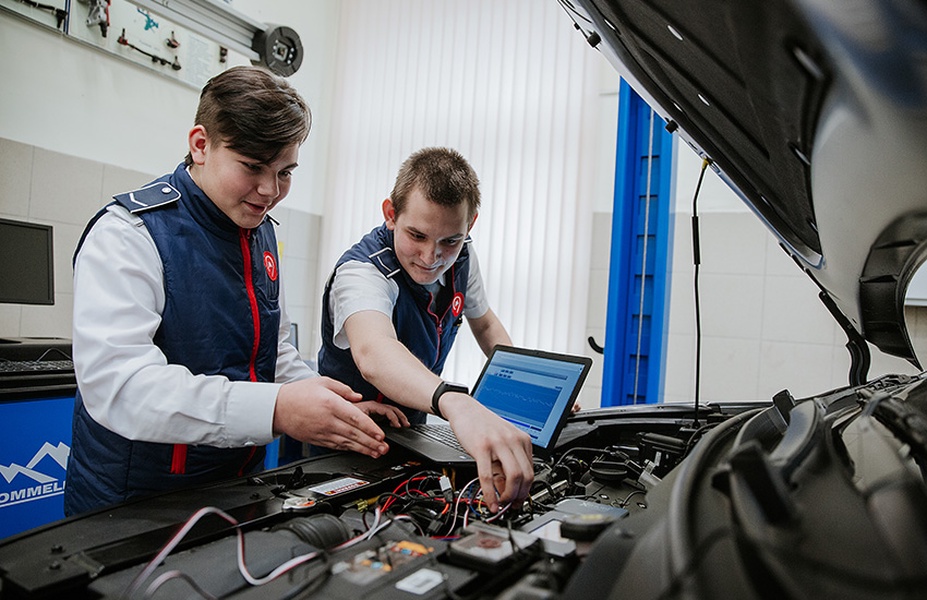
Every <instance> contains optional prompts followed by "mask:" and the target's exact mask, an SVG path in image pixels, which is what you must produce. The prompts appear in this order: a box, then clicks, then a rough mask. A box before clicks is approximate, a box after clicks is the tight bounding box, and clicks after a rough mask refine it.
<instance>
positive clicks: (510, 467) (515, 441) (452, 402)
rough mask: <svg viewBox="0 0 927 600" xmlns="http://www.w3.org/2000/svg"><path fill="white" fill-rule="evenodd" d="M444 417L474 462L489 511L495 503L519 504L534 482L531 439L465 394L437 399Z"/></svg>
mask: <svg viewBox="0 0 927 600" xmlns="http://www.w3.org/2000/svg"><path fill="white" fill-rule="evenodd" d="M440 402H441V413H442V414H443V415H444V416H446V417H447V419H448V421H449V422H450V424H451V429H453V430H454V434H455V435H456V436H457V439H458V441H460V444H461V445H462V446H463V447H464V448H465V449H466V450H467V452H469V453H470V455H471V456H473V458H475V459H476V468H477V474H478V475H479V478H480V487H481V488H482V489H483V501H484V502H486V504H487V505H488V506H489V510H490V511H491V512H497V511H498V510H499V504H500V503H502V504H506V503H509V502H521V501H522V500H524V499H525V498H527V497H528V491H529V490H530V488H531V483H532V482H533V481H534V463H533V461H532V459H531V438H530V437H528V434H526V433H524V432H522V431H519V430H518V429H515V427H513V426H512V425H511V424H509V423H506V422H505V421H504V420H502V419H501V418H499V417H498V416H496V415H494V414H493V413H492V412H490V411H489V410H488V409H487V408H486V407H485V406H483V405H482V404H480V403H479V402H477V401H476V400H475V399H474V398H471V397H470V396H467V395H466V394H459V393H447V394H444V395H443V396H441V401H440Z"/></svg>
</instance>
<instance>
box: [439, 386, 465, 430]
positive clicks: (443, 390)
mask: <svg viewBox="0 0 927 600" xmlns="http://www.w3.org/2000/svg"><path fill="white" fill-rule="evenodd" d="M450 392H457V393H460V394H467V395H469V394H470V390H469V389H467V386H465V385H461V384H459V383H450V382H447V381H442V382H441V383H439V384H438V387H437V388H435V391H434V393H433V394H432V395H431V412H432V414H433V415H435V416H437V417H441V418H442V419H444V420H445V421H446V420H447V418H446V417H445V416H444V415H443V414H441V408H440V407H439V406H438V403H439V402H440V400H441V396H443V395H444V394H447V393H450Z"/></svg>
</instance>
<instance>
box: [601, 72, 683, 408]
mask: <svg viewBox="0 0 927 600" xmlns="http://www.w3.org/2000/svg"><path fill="white" fill-rule="evenodd" d="M618 102H619V105H618V141H617V144H618V146H617V157H616V160H615V205H614V211H613V213H612V245H611V262H610V270H609V281H608V315H607V319H606V325H605V356H604V374H603V380H602V406H615V405H619V404H642V403H654V402H659V401H660V400H661V398H662V395H663V394H662V392H663V379H664V378H663V370H664V366H665V352H666V334H667V315H668V310H667V307H668V304H669V273H668V271H669V267H670V257H671V249H672V238H673V236H672V222H671V214H670V206H671V201H672V199H671V191H672V167H673V137H672V135H670V134H669V133H668V132H667V131H666V129H665V125H666V124H665V123H664V121H663V120H662V119H660V117H659V116H657V115H656V114H654V113H653V111H652V110H651V109H650V107H649V106H647V104H646V103H645V102H644V101H643V100H642V99H641V98H640V96H638V95H637V94H636V93H635V92H634V91H633V90H632V89H631V88H630V86H629V85H628V84H627V83H625V82H624V81H622V82H621V88H620V91H619V96H618Z"/></svg>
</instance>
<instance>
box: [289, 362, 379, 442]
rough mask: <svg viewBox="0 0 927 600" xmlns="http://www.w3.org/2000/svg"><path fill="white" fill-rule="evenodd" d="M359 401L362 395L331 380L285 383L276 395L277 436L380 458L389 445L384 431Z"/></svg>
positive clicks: (325, 378) (314, 379)
mask: <svg viewBox="0 0 927 600" xmlns="http://www.w3.org/2000/svg"><path fill="white" fill-rule="evenodd" d="M360 401H361V395H360V394H358V393H356V392H354V391H352V390H351V388H350V387H348V386H346V385H345V384H343V383H341V382H338V381H335V380H334V379H331V378H328V377H313V378H311V379H303V380H301V381H294V382H291V383H286V384H284V385H283V386H281V388H280V391H279V392H277V405H276V408H275V409H274V433H284V434H286V435H288V436H290V437H292V438H294V439H297V440H299V441H301V442H308V443H310V444H314V445H317V446H325V447H327V448H335V449H336V450H351V451H353V452H360V453H361V454H366V455H367V456H372V457H373V458H379V457H380V456H382V455H384V454H386V452H387V451H388V450H389V446H387V445H386V443H385V442H384V441H383V439H384V435H383V430H382V429H380V428H379V427H378V426H377V424H376V423H374V422H373V419H371V418H370V417H369V416H367V414H365V413H364V411H363V410H361V408H358V406H357V405H356V404H355V403H357V402H360ZM393 417H395V415H393ZM387 418H389V415H387ZM391 420H392V419H391Z"/></svg>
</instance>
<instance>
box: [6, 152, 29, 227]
mask: <svg viewBox="0 0 927 600" xmlns="http://www.w3.org/2000/svg"><path fill="white" fill-rule="evenodd" d="M34 155H35V149H34V148H33V147H32V146H28V145H26V144H21V143H19V142H14V141H12V140H7V139H3V138H0V191H2V193H0V215H4V216H9V217H19V218H23V217H26V216H28V215H29V197H30V193H31V189H32V164H33V157H34Z"/></svg>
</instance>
